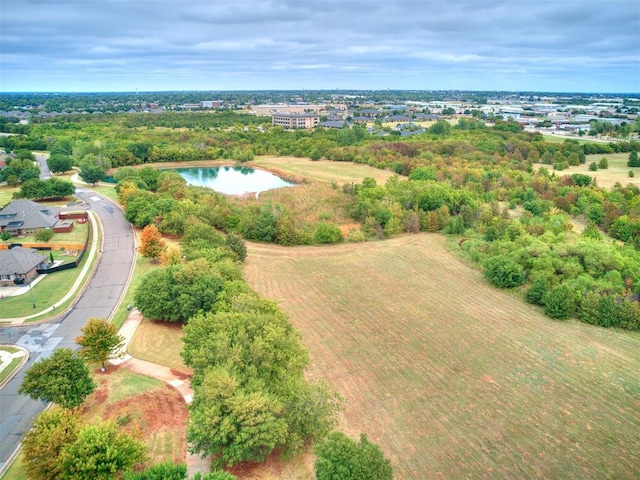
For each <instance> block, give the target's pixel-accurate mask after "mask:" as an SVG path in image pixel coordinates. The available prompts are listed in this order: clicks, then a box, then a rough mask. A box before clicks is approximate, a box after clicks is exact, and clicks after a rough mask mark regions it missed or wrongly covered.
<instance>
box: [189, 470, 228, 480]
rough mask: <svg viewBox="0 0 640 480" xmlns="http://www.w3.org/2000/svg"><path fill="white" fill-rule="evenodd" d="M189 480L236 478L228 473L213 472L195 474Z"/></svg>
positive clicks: (225, 479) (226, 479)
mask: <svg viewBox="0 0 640 480" xmlns="http://www.w3.org/2000/svg"><path fill="white" fill-rule="evenodd" d="M191 480H237V477H236V476H235V475H231V474H230V473H229V472H223V471H222V470H214V471H213V472H207V473H200V472H196V474H195V475H194V476H193V477H192V479H191Z"/></svg>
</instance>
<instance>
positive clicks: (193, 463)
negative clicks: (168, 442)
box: [111, 308, 211, 477]
mask: <svg viewBox="0 0 640 480" xmlns="http://www.w3.org/2000/svg"><path fill="white" fill-rule="evenodd" d="M142 320H143V316H142V314H141V313H140V312H139V311H138V309H136V308H134V309H132V310H131V312H130V313H129V316H128V317H127V319H126V320H125V322H124V324H123V325H122V328H121V329H120V332H119V333H120V335H122V336H123V337H124V338H125V344H124V346H123V349H122V352H123V353H124V355H123V356H122V357H121V358H119V359H116V360H111V364H113V365H116V366H119V367H120V368H124V369H127V370H129V371H131V372H134V373H137V374H140V375H145V376H147V377H151V378H155V379H157V380H160V381H162V382H165V383H167V384H169V385H171V386H172V387H173V388H175V389H176V390H177V391H178V392H180V394H181V395H182V398H183V399H184V401H185V403H186V404H187V405H190V404H191V402H192V401H193V389H192V388H191V386H190V385H189V379H188V378H184V376H181V375H177V374H176V373H175V372H174V370H172V369H171V368H169V367H165V366H164V365H158V364H156V363H151V362H147V361H146V360H141V359H139V358H135V357H132V356H131V355H129V354H128V353H126V352H127V347H128V345H129V342H130V341H131V339H132V338H133V335H134V333H135V332H136V330H137V328H138V327H139V326H140V324H141V323H142ZM185 463H186V464H187V472H188V474H189V477H191V476H193V475H195V474H196V473H198V472H200V473H203V474H204V473H207V472H209V470H210V466H211V460H210V459H209V458H201V457H200V456H199V455H193V454H191V453H188V452H187V457H186V458H185Z"/></svg>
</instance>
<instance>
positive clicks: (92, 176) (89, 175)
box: [79, 164, 106, 185]
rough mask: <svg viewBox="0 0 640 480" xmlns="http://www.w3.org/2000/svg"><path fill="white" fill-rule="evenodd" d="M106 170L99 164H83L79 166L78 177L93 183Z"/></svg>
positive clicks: (100, 178) (98, 179)
mask: <svg viewBox="0 0 640 480" xmlns="http://www.w3.org/2000/svg"><path fill="white" fill-rule="evenodd" d="M105 173H106V170H105V168H104V167H102V166H100V165H91V164H84V165H82V166H81V167H80V172H79V175H80V178H81V179H82V180H84V181H85V182H87V183H90V184H91V185H95V184H96V183H98V182H99V181H100V180H102V179H103V178H104V176H105Z"/></svg>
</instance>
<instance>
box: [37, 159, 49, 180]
mask: <svg viewBox="0 0 640 480" xmlns="http://www.w3.org/2000/svg"><path fill="white" fill-rule="evenodd" d="M36 160H37V161H38V165H39V166H40V180H46V179H47V178H51V171H50V170H49V165H47V159H46V158H45V157H43V156H41V155H36Z"/></svg>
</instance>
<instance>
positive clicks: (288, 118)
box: [271, 113, 320, 129]
mask: <svg viewBox="0 0 640 480" xmlns="http://www.w3.org/2000/svg"><path fill="white" fill-rule="evenodd" d="M271 119H272V122H273V124H274V125H279V126H281V127H284V128H290V129H294V128H313V127H316V126H318V125H319V124H320V115H315V114H313V113H274V114H273V115H272V117H271Z"/></svg>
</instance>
